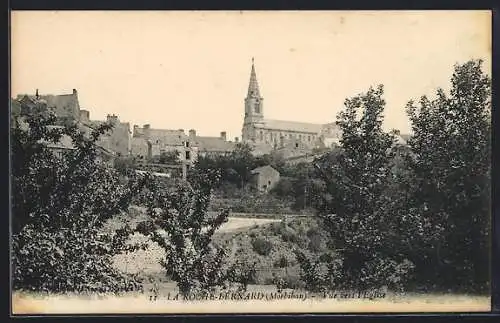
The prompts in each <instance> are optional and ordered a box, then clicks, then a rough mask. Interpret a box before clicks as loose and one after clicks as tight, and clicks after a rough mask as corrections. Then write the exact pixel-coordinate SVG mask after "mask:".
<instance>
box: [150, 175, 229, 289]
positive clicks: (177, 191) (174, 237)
mask: <svg viewBox="0 0 500 323" xmlns="http://www.w3.org/2000/svg"><path fill="white" fill-rule="evenodd" d="M219 176H220V175H219V174H217V173H216V172H214V173H207V174H198V177H193V178H192V179H191V183H188V182H185V183H183V184H181V183H179V185H177V186H176V187H171V186H162V183H161V182H159V181H157V180H152V181H150V182H149V183H148V190H149V195H148V198H147V210H148V211H147V212H148V215H149V217H150V219H151V224H150V225H149V226H146V225H144V226H142V227H143V228H144V229H147V230H145V231H144V232H143V233H144V234H146V235H148V236H150V237H151V239H152V240H153V241H155V242H156V243H158V245H159V246H160V247H161V248H163V249H164V250H165V254H166V256H165V259H164V260H163V261H162V262H161V264H162V266H163V267H164V268H165V269H166V274H167V276H169V277H170V278H171V279H172V280H174V281H175V282H176V283H177V286H178V288H179V291H180V292H181V293H183V294H184V295H187V294H189V293H198V292H201V293H204V292H208V291H210V290H211V289H213V288H215V287H216V286H223V285H224V284H225V282H226V281H227V280H228V279H229V273H228V271H227V270H225V269H224V268H225V265H226V263H225V251H224V249H222V248H219V247H217V246H215V245H214V244H213V243H212V236H213V234H214V233H215V231H216V230H217V229H218V228H219V227H220V226H221V225H222V224H223V223H224V222H225V221H227V217H228V212H227V211H222V212H220V213H218V214H216V215H214V216H210V215H209V214H208V213H207V208H208V204H209V202H210V194H211V190H212V187H213V186H214V185H215V184H216V181H217V180H218V178H219Z"/></svg>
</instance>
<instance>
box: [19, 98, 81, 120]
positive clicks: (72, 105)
mask: <svg viewBox="0 0 500 323" xmlns="http://www.w3.org/2000/svg"><path fill="white" fill-rule="evenodd" d="M17 99H18V100H19V101H24V102H26V101H28V100H29V101H28V102H26V103H35V102H36V100H45V102H46V103H47V106H48V107H49V108H55V109H56V114H57V115H60V116H63V115H67V112H66V110H67V109H70V110H71V111H74V110H76V109H80V104H79V103H78V94H77V93H76V92H73V93H71V94H60V95H52V94H48V95H40V96H39V97H38V98H37V97H36V96H35V95H28V94H20V95H18V96H17Z"/></svg>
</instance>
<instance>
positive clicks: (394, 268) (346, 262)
mask: <svg viewBox="0 0 500 323" xmlns="http://www.w3.org/2000/svg"><path fill="white" fill-rule="evenodd" d="M382 95H383V87H382V86H381V85H380V86H378V87H377V88H376V89H374V88H370V89H369V90H368V92H366V93H364V94H361V95H358V96H355V97H354V98H352V99H347V100H346V101H345V110H344V111H342V112H341V113H340V114H339V117H338V124H339V126H340V128H341V130H342V138H341V144H342V149H341V150H339V151H334V152H331V153H329V154H327V155H325V156H323V157H322V158H320V159H318V160H317V161H316V162H315V166H316V169H317V171H318V173H319V175H320V176H321V177H322V178H323V179H324V181H325V183H326V187H325V189H326V194H323V195H322V199H321V200H320V201H318V205H317V208H318V213H319V216H320V217H321V218H323V219H324V224H325V227H326V230H327V231H328V232H329V235H330V240H331V241H330V244H331V245H332V246H333V247H334V248H335V249H336V251H337V253H338V255H339V257H340V260H341V261H340V262H338V261H336V262H334V263H331V264H330V269H329V270H330V275H329V276H330V279H331V281H330V282H329V284H330V286H329V287H330V288H338V287H345V288H358V289H365V288H378V287H382V286H390V287H400V286H401V285H402V284H403V282H404V280H405V279H406V278H407V274H408V272H409V271H410V270H411V268H412V264H411V263H410V262H409V261H408V260H407V259H406V258H405V255H404V254H403V253H401V250H400V242H399V236H400V235H401V232H404V231H405V230H408V228H407V225H409V223H407V222H405V221H400V218H399V217H397V216H394V215H393V212H392V210H393V208H392V201H391V199H390V198H389V197H388V196H387V195H386V194H385V192H386V190H387V188H388V185H389V183H390V181H391V178H392V174H391V172H392V159H393V156H394V151H393V149H392V147H393V144H394V141H395V139H394V136H393V135H392V134H390V133H386V132H384V131H383V129H382V121H383V110H384V106H385V101H384V100H383V98H382ZM395 273H397V274H396V275H395Z"/></svg>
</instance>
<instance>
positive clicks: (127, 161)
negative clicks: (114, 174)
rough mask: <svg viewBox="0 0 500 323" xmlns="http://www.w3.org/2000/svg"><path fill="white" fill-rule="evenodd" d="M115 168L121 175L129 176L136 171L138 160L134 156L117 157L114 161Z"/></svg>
mask: <svg viewBox="0 0 500 323" xmlns="http://www.w3.org/2000/svg"><path fill="white" fill-rule="evenodd" d="M114 166H115V169H116V170H117V171H118V173H120V174H121V175H129V174H131V172H133V171H134V169H135V166H136V159H135V157H132V156H123V157H117V158H116V159H115V160H114Z"/></svg>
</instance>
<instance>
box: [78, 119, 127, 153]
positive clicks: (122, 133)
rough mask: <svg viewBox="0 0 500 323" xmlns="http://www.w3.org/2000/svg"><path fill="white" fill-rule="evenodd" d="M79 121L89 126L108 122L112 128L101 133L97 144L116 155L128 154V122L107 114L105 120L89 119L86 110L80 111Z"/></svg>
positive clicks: (92, 126) (93, 126)
mask: <svg viewBox="0 0 500 323" xmlns="http://www.w3.org/2000/svg"><path fill="white" fill-rule="evenodd" d="M80 122H81V123H82V124H85V125H87V126H88V127H90V128H95V127H98V126H99V125H102V124H104V123H105V122H106V123H110V124H112V125H113V128H112V129H111V130H109V131H108V132H106V133H105V134H103V135H102V136H101V137H100V138H99V140H98V144H99V145H100V146H101V147H103V148H106V149H107V150H110V151H113V152H115V153H116V154H117V155H118V156H128V155H129V154H130V151H131V144H132V143H131V141H132V140H131V131H130V123H129V122H121V121H120V119H119V118H118V116H116V115H114V114H113V115H110V114H108V115H107V116H106V120H105V121H102V120H90V113H89V112H88V111H87V110H81V111H80Z"/></svg>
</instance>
